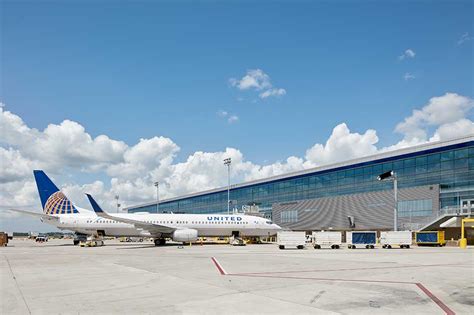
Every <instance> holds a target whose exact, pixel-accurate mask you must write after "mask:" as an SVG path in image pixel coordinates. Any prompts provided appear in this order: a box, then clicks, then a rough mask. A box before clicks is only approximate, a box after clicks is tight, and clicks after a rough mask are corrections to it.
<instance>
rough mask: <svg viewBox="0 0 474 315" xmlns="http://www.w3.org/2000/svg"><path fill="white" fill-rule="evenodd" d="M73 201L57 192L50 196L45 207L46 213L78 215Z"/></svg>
mask: <svg viewBox="0 0 474 315" xmlns="http://www.w3.org/2000/svg"><path fill="white" fill-rule="evenodd" d="M77 212H78V211H77V210H76V208H75V207H74V205H73V204H72V202H71V201H69V199H67V197H66V196H65V195H64V194H63V193H62V192H61V191H57V192H55V193H54V194H52V195H51V196H49V198H48V200H47V201H46V204H45V205H44V213H46V214H68V213H77Z"/></svg>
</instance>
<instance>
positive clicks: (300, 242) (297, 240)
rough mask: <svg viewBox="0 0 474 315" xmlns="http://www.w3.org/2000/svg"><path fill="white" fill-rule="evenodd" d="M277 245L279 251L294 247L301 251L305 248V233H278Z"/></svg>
mask: <svg viewBox="0 0 474 315" xmlns="http://www.w3.org/2000/svg"><path fill="white" fill-rule="evenodd" d="M277 244H278V248H280V249H285V248H289V247H296V248H298V249H303V248H305V247H306V233H305V232H293V231H281V232H278V233H277Z"/></svg>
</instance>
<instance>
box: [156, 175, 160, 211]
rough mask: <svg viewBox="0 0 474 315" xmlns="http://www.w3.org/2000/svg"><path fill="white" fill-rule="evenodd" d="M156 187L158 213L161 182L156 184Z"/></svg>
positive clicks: (157, 209)
mask: <svg viewBox="0 0 474 315" xmlns="http://www.w3.org/2000/svg"><path fill="white" fill-rule="evenodd" d="M155 187H156V213H159V212H160V182H155Z"/></svg>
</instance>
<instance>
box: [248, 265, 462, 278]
mask: <svg viewBox="0 0 474 315" xmlns="http://www.w3.org/2000/svg"><path fill="white" fill-rule="evenodd" d="M452 266H453V265H452V264H432V265H407V266H389V267H374V268H344V269H314V270H287V271H264V272H240V273H239V274H241V275H253V274H257V275H262V274H279V273H306V272H330V271H359V270H377V269H405V268H425V267H452Z"/></svg>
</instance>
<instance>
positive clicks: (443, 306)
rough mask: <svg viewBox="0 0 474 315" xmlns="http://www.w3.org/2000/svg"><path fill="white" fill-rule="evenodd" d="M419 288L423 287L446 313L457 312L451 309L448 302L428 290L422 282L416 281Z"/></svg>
mask: <svg viewBox="0 0 474 315" xmlns="http://www.w3.org/2000/svg"><path fill="white" fill-rule="evenodd" d="M415 284H416V286H417V287H418V288H420V289H421V291H423V292H424V293H425V294H426V295H428V296H429V298H430V299H432V300H433V302H435V303H436V304H438V306H439V307H440V308H441V309H442V310H443V311H444V312H445V313H446V315H454V314H456V313H455V312H454V311H453V310H452V309H450V308H449V307H448V306H447V305H446V304H444V303H443V302H442V301H441V300H440V299H438V298H437V297H436V296H435V295H434V294H433V293H431V291H430V290H428V289H427V288H426V287H425V286H424V285H422V284H421V283H415Z"/></svg>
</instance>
